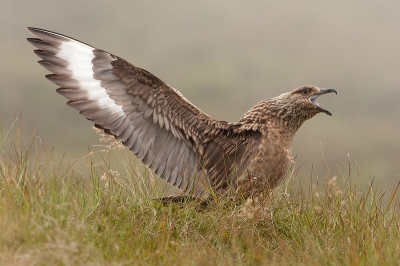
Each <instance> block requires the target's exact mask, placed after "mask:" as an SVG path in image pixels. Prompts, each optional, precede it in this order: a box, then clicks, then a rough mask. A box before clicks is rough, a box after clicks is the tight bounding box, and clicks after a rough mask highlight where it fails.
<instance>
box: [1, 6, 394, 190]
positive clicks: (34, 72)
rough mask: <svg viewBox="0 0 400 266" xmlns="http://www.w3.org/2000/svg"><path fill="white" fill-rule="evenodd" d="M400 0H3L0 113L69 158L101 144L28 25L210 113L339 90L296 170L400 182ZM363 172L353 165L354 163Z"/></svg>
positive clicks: (304, 133)
mask: <svg viewBox="0 0 400 266" xmlns="http://www.w3.org/2000/svg"><path fill="white" fill-rule="evenodd" d="M399 14H400V2H399V1H394V0H393V1H344V0H341V1H318V0H307V1H286V0H284V1H261V0H258V1H257V0H249V1H228V0H223V1H209V0H206V1H184V0H172V1H145V0H141V1H132V0H131V1H127V0H122V1H91V0H86V1H83V0H79V1H75V0H74V1H58V0H37V1H18V0H17V1H13V0H0V52H1V64H0V117H1V120H2V123H3V126H4V127H5V128H6V129H7V128H9V127H10V126H11V124H12V122H13V121H14V120H15V117H19V116H21V117H22V133H21V134H22V137H26V138H29V137H30V136H31V135H32V132H33V131H34V130H36V135H37V136H38V138H40V140H41V141H42V142H43V143H44V145H46V146H47V147H50V148H51V147H52V146H54V145H56V151H57V154H59V155H63V156H65V158H66V160H67V161H68V160H72V159H77V158H78V159H79V158H83V157H84V156H85V154H87V151H88V149H91V147H92V146H93V145H98V144H99V137H98V135H96V133H95V132H94V131H93V129H92V125H91V123H89V122H88V121H86V119H84V118H83V117H81V116H80V115H78V114H77V112H76V111H75V110H74V109H72V108H69V107H67V106H66V105H65V103H66V99H64V98H63V97H61V96H60V95H58V94H57V93H56V92H55V90H56V88H57V86H56V85H55V84H53V83H51V82H49V81H48V80H47V79H45V78H44V75H45V74H48V72H47V71H46V70H45V69H44V68H42V67H41V66H40V65H38V64H37V63H36V62H37V61H38V60H39V58H38V57H37V56H36V55H35V54H34V53H33V52H32V50H33V49H34V48H33V46H31V45H30V44H29V43H28V42H27V41H26V38H28V37H33V36H32V35H31V34H30V33H29V32H28V31H27V30H26V27H27V26H33V27H39V28H44V29H48V30H51V31H55V32H59V33H61V34H65V35H67V36H70V37H73V38H75V39H77V40H80V41H83V42H85V43H88V44H90V45H92V46H94V47H96V48H99V49H103V50H106V51H108V52H111V53H113V54H116V55H118V56H120V57H122V58H124V59H126V60H128V61H129V62H131V63H133V64H134V65H136V66H138V67H141V68H144V69H146V70H148V71H150V72H151V73H153V74H154V75H156V76H157V77H159V78H161V79H162V80H164V81H165V82H166V83H168V84H169V85H171V86H173V87H175V88H176V89H178V90H179V91H180V92H181V93H182V94H183V95H184V96H185V97H186V98H187V99H188V100H189V101H191V102H192V103H194V104H195V105H196V106H197V107H198V108H200V109H201V110H203V111H204V112H206V113H207V114H209V115H211V116H212V117H214V118H216V119H220V120H225V121H236V120H238V119H239V118H240V116H241V115H242V114H244V113H245V112H246V111H247V110H248V109H250V107H251V106H253V105H254V104H255V103H257V102H259V101H261V100H262V99H265V98H271V97H275V96H277V95H279V94H281V93H284V92H287V91H290V90H293V89H294V88H296V87H299V86H302V85H315V86H318V87H321V88H328V87H329V88H335V89H336V90H337V91H338V95H337V96H335V95H326V96H324V97H320V98H319V103H320V104H321V105H322V106H323V107H324V108H326V109H328V110H329V111H331V112H332V113H333V116H332V117H329V116H327V115H325V114H319V115H317V116H315V117H314V118H313V119H311V120H309V121H307V122H306V123H305V124H304V125H303V126H302V127H301V129H300V130H299V131H298V133H297V135H296V137H295V139H294V142H293V150H292V154H293V156H295V157H296V164H297V165H298V166H300V165H301V168H300V170H299V174H298V175H297V177H296V178H307V179H308V178H309V177H310V175H311V174H312V175H313V177H319V178H322V179H324V178H325V176H326V170H325V168H324V163H323V161H325V163H326V165H327V167H329V171H330V174H331V175H332V176H335V175H337V176H340V174H341V173H342V174H343V175H344V176H346V175H347V172H348V168H349V163H348V162H349V158H350V162H351V166H352V167H353V168H354V169H356V168H357V167H358V171H359V177H357V182H359V183H360V184H365V185H368V183H369V182H370V181H371V180H372V179H374V178H375V181H374V182H375V183H374V184H375V186H376V187H377V188H378V189H380V190H385V191H390V190H393V187H394V185H395V184H397V183H398V182H399V181H400V160H399V157H400V140H399V134H400V106H399V102H400V88H399V86H400V16H399ZM354 171H355V170H354Z"/></svg>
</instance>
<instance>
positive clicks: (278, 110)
mask: <svg viewBox="0 0 400 266" xmlns="http://www.w3.org/2000/svg"><path fill="white" fill-rule="evenodd" d="M331 92H334V93H336V94H337V92H336V90H335V89H320V88H318V87H315V86H303V87H299V88H297V89H295V90H293V91H291V92H287V93H283V94H281V95H279V96H278V97H275V98H272V99H270V100H268V101H267V109H268V113H269V115H270V116H271V117H275V121H281V122H282V123H284V124H286V126H288V127H289V128H290V129H291V131H292V132H295V131H297V129H298V128H299V127H300V126H301V124H302V123H303V122H304V121H306V120H308V119H310V118H312V117H313V116H314V115H316V114H318V113H321V112H323V113H325V114H327V115H332V113H331V112H329V111H328V110H326V109H324V108H322V107H321V106H320V105H319V103H318V102H317V98H318V97H319V96H321V95H323V94H327V93H331Z"/></svg>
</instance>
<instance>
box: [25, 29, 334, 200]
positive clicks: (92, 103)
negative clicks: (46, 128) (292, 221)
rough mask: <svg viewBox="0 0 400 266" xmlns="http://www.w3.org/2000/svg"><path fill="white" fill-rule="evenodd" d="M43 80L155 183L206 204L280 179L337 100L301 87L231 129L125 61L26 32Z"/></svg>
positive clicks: (43, 33) (269, 102)
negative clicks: (297, 137) (305, 127)
mask: <svg viewBox="0 0 400 266" xmlns="http://www.w3.org/2000/svg"><path fill="white" fill-rule="evenodd" d="M28 30H29V31H30V32H31V33H33V34H34V35H36V36H37V37H38V38H28V41H29V42H30V43H31V44H32V45H33V46H35V47H36V48H37V49H38V50H35V54H36V55H37V56H39V57H40V58H41V59H42V60H41V61H39V64H41V65H42V66H43V67H45V68H46V69H47V70H49V71H50V72H52V73H54V74H50V75H47V76H46V77H47V78H48V79H49V80H50V81H52V82H54V83H55V84H57V85H58V86H60V88H59V89H57V92H58V93H59V94H61V95H62V96H64V97H65V98H67V99H68V100H69V101H68V103H67V104H68V105H69V106H71V107H73V108H75V109H76V110H78V111H79V113H80V114H81V115H83V116H84V117H86V118H87V119H89V120H90V121H92V122H94V123H95V125H96V127H98V128H100V129H103V130H104V131H105V132H106V133H108V134H111V135H114V136H115V137H116V138H118V139H119V140H121V142H122V143H123V144H124V146H125V147H127V148H128V149H130V150H131V151H132V152H133V153H135V154H136V156H137V157H138V158H139V159H140V160H142V161H143V163H144V164H145V165H147V166H148V167H149V168H150V169H151V170H153V171H154V172H155V173H156V174H157V175H158V176H160V177H161V178H163V179H164V180H166V181H167V182H169V183H171V184H172V185H174V186H175V187H177V188H179V189H181V190H182V191H183V193H185V194H187V195H190V196H193V197H196V198H202V199H205V198H207V197H209V196H210V195H211V194H212V195H216V196H244V197H247V196H250V195H252V194H253V193H255V192H257V191H260V190H267V189H270V188H272V187H274V186H275V185H276V184H277V183H278V182H279V180H281V178H282V177H283V176H284V175H285V171H286V170H287V167H288V165H289V162H290V158H291V157H290V150H291V143H292V139H293V136H294V134H295V132H296V131H297V130H298V129H299V127H300V126H301V124H302V123H303V122H304V121H305V120H307V119H309V118H311V117H313V116H314V115H315V114H317V113H319V112H325V113H327V114H330V112H328V111H327V110H324V109H322V108H321V107H320V106H319V105H318V103H317V102H316V100H315V99H316V97H318V96H319V95H321V94H324V93H329V92H335V93H336V91H335V90H333V89H325V90H320V89H319V88H317V87H314V86H304V87H300V88H298V89H295V90H294V91H292V92H288V93H284V94H282V95H280V96H278V97H275V98H272V99H267V100H264V101H261V102H260V103H258V104H256V105H255V106H254V107H252V108H251V109H250V110H249V111H248V112H247V113H246V114H244V115H243V116H242V118H241V119H240V120H239V121H237V122H235V123H228V122H225V121H218V120H215V119H213V118H211V117H210V116H208V115H207V114H205V113H204V112H202V111H201V110H199V109H198V108H197V107H195V106H194V105H193V104H191V103H190V102H189V101H188V100H186V99H185V98H184V97H183V96H182V95H181V94H180V93H179V92H178V91H177V90H175V89H174V88H172V87H170V86H169V85H167V84H166V83H164V82H163V81H162V80H160V79H159V78H157V77H155V76H154V75H152V74H151V73H149V72H148V71H146V70H144V69H141V68H138V67H135V66H134V65H132V64H130V63H128V62H127V61H125V60H124V59H122V58H120V57H118V56H115V55H113V54H110V53H108V52H105V51H102V50H99V49H96V48H94V47H92V46H89V45H87V44H84V43H81V42H79V41H77V40H74V39H72V38H70V37H67V36H64V35H61V34H58V33H54V32H51V31H47V30H42V29H37V28H28Z"/></svg>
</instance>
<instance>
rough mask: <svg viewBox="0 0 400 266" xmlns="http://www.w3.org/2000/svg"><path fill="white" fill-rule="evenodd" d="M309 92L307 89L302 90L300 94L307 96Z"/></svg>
mask: <svg viewBox="0 0 400 266" xmlns="http://www.w3.org/2000/svg"><path fill="white" fill-rule="evenodd" d="M309 91H310V90H309V89H302V90H301V91H300V92H301V93H303V94H308V92H309Z"/></svg>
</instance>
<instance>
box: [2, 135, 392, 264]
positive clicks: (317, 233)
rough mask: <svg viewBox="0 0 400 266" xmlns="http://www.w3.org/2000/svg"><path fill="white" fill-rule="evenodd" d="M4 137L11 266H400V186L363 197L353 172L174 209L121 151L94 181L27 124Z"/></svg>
mask: <svg viewBox="0 0 400 266" xmlns="http://www.w3.org/2000/svg"><path fill="white" fill-rule="evenodd" d="M0 133H1V134H0V135H1V136H0V137H1V138H0V151H1V154H0V232H1V233H0V265H132V264H133V265H313V264H314V265H321V264H324V265H400V219H399V218H400V211H399V202H398V201H397V200H396V197H395V194H396V192H397V189H398V187H396V188H393V193H392V195H390V196H388V197H386V199H387V200H386V199H385V200H383V199H384V197H382V195H380V194H379V193H377V192H376V191H375V190H374V188H373V186H372V185H371V186H370V188H369V189H367V190H366V191H360V190H359V189H358V188H357V186H356V185H354V184H353V183H352V180H353V179H354V178H355V177H356V176H357V173H356V171H355V173H352V170H351V167H349V172H348V173H346V174H343V176H338V177H330V176H329V175H328V178H327V180H326V182H325V184H323V185H318V184H312V183H311V182H310V184H304V183H303V184H302V185H301V186H296V187H290V186H287V183H284V184H282V186H281V187H280V188H278V189H276V190H275V191H274V192H273V193H272V194H271V195H269V196H268V197H266V198H264V199H260V200H258V201H257V202H252V203H251V202H247V203H245V204H242V205H240V206H236V205H233V204H232V203H221V204H216V205H215V206H211V207H207V208H201V207H200V206H198V205H196V204H195V203H187V204H184V205H179V204H170V205H166V206H163V205H161V204H160V203H158V202H156V201H153V200H149V197H150V196H153V193H151V192H149V191H148V190H147V189H146V188H147V187H148V183H146V182H145V181H143V180H142V177H143V178H148V176H149V175H150V174H148V173H139V172H140V171H138V169H137V167H136V166H135V165H133V164H130V163H125V164H123V167H122V170H118V171H116V170H111V168H112V167H111V165H112V164H111V163H110V162H109V160H108V158H109V156H113V155H114V154H113V153H114V152H116V151H113V150H111V151H110V150H107V151H103V152H100V154H97V155H96V154H95V155H88V157H87V162H88V163H87V165H86V168H87V170H88V171H87V174H84V173H83V174H82V173H79V172H76V171H74V170H72V167H71V166H70V164H68V163H65V162H62V161H61V162H60V161H59V162H55V161H54V159H53V157H54V156H53V155H52V151H51V150H46V149H45V148H44V147H43V146H42V145H41V144H40V142H39V141H37V140H36V139H35V137H34V136H33V137H32V138H31V139H30V140H27V141H21V140H19V137H18V127H14V128H11V130H8V131H7V130H4V129H3V130H2V131H1V132H0ZM99 155H100V156H99ZM96 156H97V157H96ZM126 161H129V160H126ZM354 175H355V176H354ZM289 184H290V182H289ZM149 195H150V196H149Z"/></svg>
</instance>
